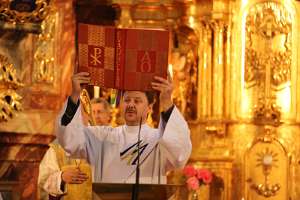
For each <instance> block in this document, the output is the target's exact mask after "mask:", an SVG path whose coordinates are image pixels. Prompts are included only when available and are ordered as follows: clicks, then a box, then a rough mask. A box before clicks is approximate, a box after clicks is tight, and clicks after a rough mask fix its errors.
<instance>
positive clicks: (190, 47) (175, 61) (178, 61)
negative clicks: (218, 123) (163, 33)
mask: <svg viewBox="0 0 300 200" xmlns="http://www.w3.org/2000/svg"><path fill="white" fill-rule="evenodd" d="M175 33H176V36H177V40H178V47H177V48H175V49H174V50H173V53H172V65H173V74H174V75H173V76H174V86H175V87H174V91H173V99H174V102H175V104H176V105H177V106H178V107H179V109H180V111H181V112H182V113H183V115H184V116H185V117H187V118H188V119H191V118H193V117H194V116H196V114H195V113H193V112H195V111H196V109H194V108H193V101H194V100H195V99H193V96H194V95H193V94H194V93H196V91H197V60H198V59H197V47H198V37H197V35H196V33H195V30H193V29H192V28H190V27H188V26H180V27H179V28H178V29H177V30H176V32H175Z"/></svg>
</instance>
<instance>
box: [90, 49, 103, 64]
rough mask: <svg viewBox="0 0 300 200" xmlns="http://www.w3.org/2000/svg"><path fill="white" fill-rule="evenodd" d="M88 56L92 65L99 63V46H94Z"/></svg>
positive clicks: (100, 55)
mask: <svg viewBox="0 0 300 200" xmlns="http://www.w3.org/2000/svg"><path fill="white" fill-rule="evenodd" d="M90 57H91V58H92V61H91V63H92V64H93V65H95V66H96V65H101V64H102V62H101V57H102V49H101V48H99V47H95V48H94V51H93V53H91V54H90Z"/></svg>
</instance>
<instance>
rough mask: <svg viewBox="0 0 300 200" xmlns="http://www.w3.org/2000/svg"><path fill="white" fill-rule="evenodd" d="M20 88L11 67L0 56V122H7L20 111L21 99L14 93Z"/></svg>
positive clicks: (20, 84) (14, 71)
mask: <svg viewBox="0 0 300 200" xmlns="http://www.w3.org/2000/svg"><path fill="white" fill-rule="evenodd" d="M22 86H23V84H22V83H20V82H19V80H18V79H17V76H16V70H15V69H14V67H13V65H12V64H10V63H9V62H8V58H7V57H5V56H3V55H1V54H0V122H3V121H8V119H9V118H13V116H14V115H15V114H16V112H18V111H20V110H21V109H22V106H21V102H20V101H21V99H22V97H21V96H20V95H19V94H17V92H16V90H17V89H18V88H20V87H22Z"/></svg>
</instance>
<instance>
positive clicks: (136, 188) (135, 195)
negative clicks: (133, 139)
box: [131, 117, 142, 200]
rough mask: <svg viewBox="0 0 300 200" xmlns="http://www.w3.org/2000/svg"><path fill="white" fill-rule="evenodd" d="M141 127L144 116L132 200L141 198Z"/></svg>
mask: <svg viewBox="0 0 300 200" xmlns="http://www.w3.org/2000/svg"><path fill="white" fill-rule="evenodd" d="M141 128H142V117H141V119H140V124H139V132H138V143H137V165H136V170H135V184H134V185H133V187H132V194H131V200H138V198H139V185H140V143H141Z"/></svg>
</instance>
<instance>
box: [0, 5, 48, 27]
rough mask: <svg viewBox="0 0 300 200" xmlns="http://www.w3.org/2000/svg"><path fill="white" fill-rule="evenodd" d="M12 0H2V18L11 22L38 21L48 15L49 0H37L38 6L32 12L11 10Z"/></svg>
mask: <svg viewBox="0 0 300 200" xmlns="http://www.w3.org/2000/svg"><path fill="white" fill-rule="evenodd" d="M11 2H12V0H0V19H1V20H2V21H6V22H10V23H36V22H41V21H42V20H44V19H45V18H46V16H47V15H48V12H49V9H50V6H49V3H48V2H49V1H47V0H36V1H35V4H36V7H35V9H34V10H33V11H32V12H19V11H17V10H11V9H10V4H11Z"/></svg>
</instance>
